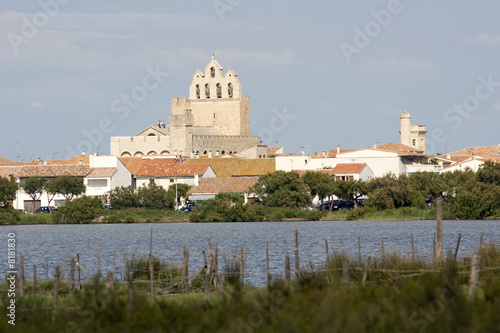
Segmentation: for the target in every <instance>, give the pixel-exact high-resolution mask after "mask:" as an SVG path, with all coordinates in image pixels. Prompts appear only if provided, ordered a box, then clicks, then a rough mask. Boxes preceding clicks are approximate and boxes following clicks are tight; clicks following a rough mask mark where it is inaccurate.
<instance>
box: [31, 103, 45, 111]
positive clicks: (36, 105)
mask: <svg viewBox="0 0 500 333" xmlns="http://www.w3.org/2000/svg"><path fill="white" fill-rule="evenodd" d="M44 106H45V104H43V103H42V102H40V101H35V102H31V103H30V104H29V107H30V108H33V109H40V108H43V107H44Z"/></svg>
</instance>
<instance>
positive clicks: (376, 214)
mask: <svg viewBox="0 0 500 333" xmlns="http://www.w3.org/2000/svg"><path fill="white" fill-rule="evenodd" d="M193 217H196V211H194V212H191V213H190V212H180V213H177V212H175V211H173V210H170V209H161V210H160V209H148V208H128V209H108V210H102V213H101V216H100V217H99V218H98V219H97V220H96V221H95V223H145V222H146V223H149V222H188V221H189V220H191V221H192V222H202V220H197V219H196V218H193ZM210 217H211V218H212V219H213V221H210V222H224V221H230V222H240V221H245V220H244V219H245V217H246V218H248V217H250V219H247V221H267V222H276V221H320V220H321V221H346V220H358V221H407V220H434V219H436V209H435V208H433V207H431V208H415V207H403V208H397V209H386V210H377V209H374V208H366V207H365V208H357V209H353V210H347V209H341V210H338V211H332V212H330V211H318V210H301V209H288V208H263V209H262V210H261V211H260V213H259V215H258V219H252V216H251V215H246V216H245V215H242V216H240V217H241V220H237V219H234V217H231V219H229V220H226V219H225V218H227V216H224V213H220V214H218V215H216V216H215V218H214V215H211V216H210ZM444 218H445V219H450V218H449V217H448V216H447V213H446V209H445V210H444ZM490 219H500V209H497V210H496V211H495V213H494V214H493V216H491V217H490ZM233 220H235V221H233ZM51 223H53V222H52V219H51V215H50V214H47V213H43V214H21V220H20V221H19V222H16V223H15V224H51ZM11 224H14V223H11Z"/></svg>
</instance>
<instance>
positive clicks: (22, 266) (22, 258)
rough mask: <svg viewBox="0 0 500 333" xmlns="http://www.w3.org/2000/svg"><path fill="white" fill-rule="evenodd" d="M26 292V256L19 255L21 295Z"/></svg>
mask: <svg viewBox="0 0 500 333" xmlns="http://www.w3.org/2000/svg"><path fill="white" fill-rule="evenodd" d="M23 294H24V256H23V255H20V256H19V295H20V296H23Z"/></svg>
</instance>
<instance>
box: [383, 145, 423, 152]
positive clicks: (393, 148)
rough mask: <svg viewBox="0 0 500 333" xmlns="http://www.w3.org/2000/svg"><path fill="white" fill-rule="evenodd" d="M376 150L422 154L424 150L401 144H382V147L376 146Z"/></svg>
mask: <svg viewBox="0 0 500 333" xmlns="http://www.w3.org/2000/svg"><path fill="white" fill-rule="evenodd" d="M376 149H380V150H384V151H390V152H394V153H400V152H404V153H423V152H424V150H422V149H417V148H415V147H411V146H407V145H404V144H402V143H384V144H383V145H380V146H378V147H377V148H376Z"/></svg>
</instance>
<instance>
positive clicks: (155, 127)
mask: <svg viewBox="0 0 500 333" xmlns="http://www.w3.org/2000/svg"><path fill="white" fill-rule="evenodd" d="M150 129H152V130H154V131H155V132H157V133H158V134H160V135H168V134H169V131H170V130H169V128H168V127H165V128H163V127H158V125H151V126H149V127H148V128H146V129H144V130H143V131H141V132H139V133H137V134H136V135H135V136H141V135H142V134H143V133H144V132H146V131H148V130H150Z"/></svg>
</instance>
